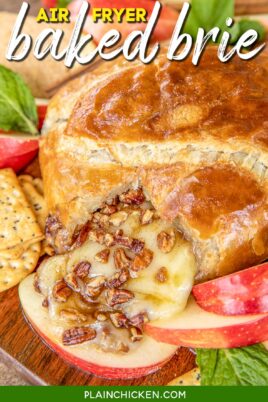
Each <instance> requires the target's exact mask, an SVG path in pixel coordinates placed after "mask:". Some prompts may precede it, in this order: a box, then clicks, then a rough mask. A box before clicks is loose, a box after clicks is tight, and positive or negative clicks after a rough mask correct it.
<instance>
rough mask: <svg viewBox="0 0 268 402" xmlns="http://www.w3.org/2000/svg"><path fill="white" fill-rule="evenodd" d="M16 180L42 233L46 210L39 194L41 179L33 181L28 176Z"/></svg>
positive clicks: (43, 200)
mask: <svg viewBox="0 0 268 402" xmlns="http://www.w3.org/2000/svg"><path fill="white" fill-rule="evenodd" d="M18 179H19V183H20V185H21V187H22V189H23V191H24V194H25V195H26V198H27V200H28V201H29V203H30V205H31V207H32V209H33V211H34V213H35V215H36V218H37V222H38V224H39V226H40V227H41V229H42V231H43V232H44V230H45V224H46V217H47V208H46V203H45V199H44V196H43V194H42V193H40V182H41V183H42V181H41V179H34V178H33V177H31V176H29V175H22V176H19V177H18ZM37 180H38V182H37ZM37 183H38V184H37Z"/></svg>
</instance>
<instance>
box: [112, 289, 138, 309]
mask: <svg viewBox="0 0 268 402" xmlns="http://www.w3.org/2000/svg"><path fill="white" fill-rule="evenodd" d="M133 298H134V294H133V293H132V292H131V291H130V290H125V289H107V291H106V301H107V304H108V305H109V306H111V307H113V306H115V305H116V304H123V303H126V302H128V301H130V300H131V299H133Z"/></svg>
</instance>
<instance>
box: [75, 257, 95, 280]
mask: <svg viewBox="0 0 268 402" xmlns="http://www.w3.org/2000/svg"><path fill="white" fill-rule="evenodd" d="M90 268H91V264H90V262H88V261H81V262H79V263H78V264H77V265H76V266H75V267H74V269H73V273H74V274H75V275H76V276H77V277H78V278H80V279H84V278H86V277H87V276H88V274H89V271H90Z"/></svg>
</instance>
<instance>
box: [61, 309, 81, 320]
mask: <svg viewBox="0 0 268 402" xmlns="http://www.w3.org/2000/svg"><path fill="white" fill-rule="evenodd" d="M60 317H61V318H63V319H65V320H68V321H78V322H85V321H86V320H87V317H86V316H85V315H84V314H82V313H80V312H79V311H77V310H75V309H74V308H68V309H67V308H66V309H62V310H61V311H60Z"/></svg>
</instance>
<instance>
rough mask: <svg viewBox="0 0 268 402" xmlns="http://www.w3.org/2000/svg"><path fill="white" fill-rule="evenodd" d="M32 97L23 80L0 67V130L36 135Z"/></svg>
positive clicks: (35, 118)
mask: <svg viewBox="0 0 268 402" xmlns="http://www.w3.org/2000/svg"><path fill="white" fill-rule="evenodd" d="M37 122H38V116H37V110H36V105H35V100H34V97H33V96H32V94H31V92H30V90H29V88H28V87H27V85H26V84H25V83H24V81H23V79H22V78H21V77H20V76H19V75H18V74H16V73H14V72H12V71H10V70H9V69H7V68H5V67H4V66H2V65H0V128H1V129H3V130H6V131H8V130H13V131H19V132H24V133H30V134H33V135H35V134H38V130H37Z"/></svg>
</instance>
